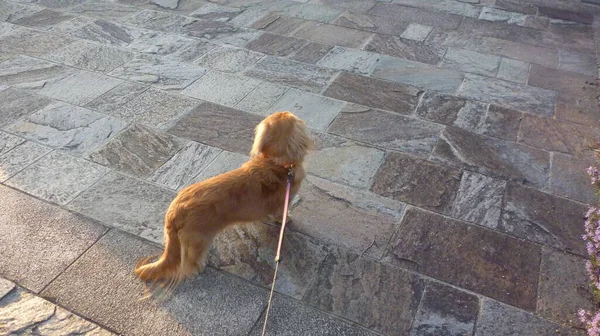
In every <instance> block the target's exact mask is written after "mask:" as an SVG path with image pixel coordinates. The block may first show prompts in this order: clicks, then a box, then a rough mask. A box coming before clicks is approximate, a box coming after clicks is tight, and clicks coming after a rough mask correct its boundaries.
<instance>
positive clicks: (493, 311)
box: [475, 299, 584, 336]
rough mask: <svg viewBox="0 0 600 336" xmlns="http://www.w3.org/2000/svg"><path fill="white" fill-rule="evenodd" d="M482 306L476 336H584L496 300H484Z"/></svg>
mask: <svg viewBox="0 0 600 336" xmlns="http://www.w3.org/2000/svg"><path fill="white" fill-rule="evenodd" d="M481 306H482V307H481V314H480V316H479V318H478V319H477V328H476V330H475V336H510V335H556V336H583V335H584V332H583V331H577V330H575V329H571V328H568V327H564V326H561V325H559V324H556V323H552V322H550V321H546V320H543V319H542V318H540V317H538V316H537V315H534V314H531V313H528V312H525V311H522V310H520V309H517V308H513V307H511V306H508V305H505V304H502V303H500V302H497V301H494V300H490V299H484V300H483V302H482V305H481Z"/></svg>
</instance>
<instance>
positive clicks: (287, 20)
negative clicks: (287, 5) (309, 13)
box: [250, 11, 306, 35]
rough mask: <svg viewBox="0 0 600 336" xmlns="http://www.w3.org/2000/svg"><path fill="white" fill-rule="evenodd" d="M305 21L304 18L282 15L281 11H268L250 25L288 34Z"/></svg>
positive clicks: (275, 32) (279, 33)
mask: <svg viewBox="0 0 600 336" xmlns="http://www.w3.org/2000/svg"><path fill="white" fill-rule="evenodd" d="M305 22H306V20H302V19H299V18H295V17H290V16H288V15H283V14H282V13H281V11H270V12H269V13H266V14H263V16H262V17H261V18H260V19H258V20H256V21H255V22H253V23H252V24H251V25H250V27H251V28H254V29H263V30H265V31H268V32H270V33H273V34H277V35H290V34H292V33H293V32H294V31H296V30H297V29H298V27H300V25H302V24H303V23H305Z"/></svg>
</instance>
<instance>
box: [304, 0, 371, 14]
mask: <svg viewBox="0 0 600 336" xmlns="http://www.w3.org/2000/svg"><path fill="white" fill-rule="evenodd" d="M308 3H311V4H315V5H324V6H328V7H333V8H337V9H344V10H348V11H353V12H356V13H364V12H367V11H369V9H371V8H373V6H375V4H376V3H377V2H376V1H375V0H350V1H339V0H310V1H308ZM346 13H348V12H346Z"/></svg>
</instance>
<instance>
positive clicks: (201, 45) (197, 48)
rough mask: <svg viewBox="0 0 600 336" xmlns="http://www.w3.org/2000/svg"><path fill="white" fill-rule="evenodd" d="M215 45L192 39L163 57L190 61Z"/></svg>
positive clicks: (178, 60)
mask: <svg viewBox="0 0 600 336" xmlns="http://www.w3.org/2000/svg"><path fill="white" fill-rule="evenodd" d="M215 47H216V45H215V44H212V43H209V42H205V41H200V40H194V41H193V42H190V43H188V44H186V45H184V46H183V47H181V48H179V49H177V50H176V51H175V52H173V53H171V54H168V55H166V56H164V58H165V59H167V60H172V61H177V62H188V63H192V62H193V61H195V60H197V59H198V58H200V57H202V56H203V55H205V54H206V53H207V52H209V51H211V50H213V49H214V48H215Z"/></svg>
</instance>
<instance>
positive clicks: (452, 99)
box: [416, 91, 487, 126]
mask: <svg viewBox="0 0 600 336" xmlns="http://www.w3.org/2000/svg"><path fill="white" fill-rule="evenodd" d="M486 108H487V107H486V105H485V104H481V103H477V102H471V101H468V100H466V99H464V98H460V97H456V96H451V95H446V94H440V93H437V92H434V91H427V92H425V94H423V98H422V99H421V101H420V102H419V106H418V107H417V109H416V115H417V116H418V117H420V118H423V119H427V120H431V121H435V122H437V123H440V124H444V125H453V124H454V125H456V121H457V120H459V116H462V115H466V114H469V115H473V114H477V116H472V117H471V119H483V118H484V116H485V110H486ZM467 110H468V111H467ZM476 117H478V118H476ZM464 118H465V117H462V118H461V119H464ZM457 126H458V125H457ZM461 126H462V125H461Z"/></svg>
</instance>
